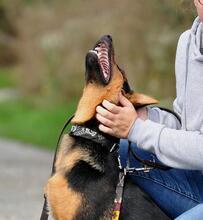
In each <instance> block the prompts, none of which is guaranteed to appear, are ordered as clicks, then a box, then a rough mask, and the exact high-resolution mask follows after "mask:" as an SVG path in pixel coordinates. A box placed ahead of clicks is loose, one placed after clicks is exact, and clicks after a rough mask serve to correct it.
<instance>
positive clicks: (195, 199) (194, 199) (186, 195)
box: [130, 174, 202, 204]
mask: <svg viewBox="0 0 203 220" xmlns="http://www.w3.org/2000/svg"><path fill="white" fill-rule="evenodd" d="M130 176H137V177H141V178H144V179H147V180H150V181H152V182H155V183H157V184H159V185H161V186H163V187H165V188H167V189H170V190H172V191H174V192H176V193H178V194H180V195H182V196H185V197H187V198H188V199H191V200H193V201H194V202H197V203H198V204H199V203H202V201H199V200H198V199H197V198H195V196H194V195H188V194H186V193H185V192H182V191H178V190H177V189H175V188H173V187H171V186H168V185H165V184H163V183H162V182H160V181H158V180H156V179H153V178H149V177H146V176H142V175H139V174H134V175H130Z"/></svg>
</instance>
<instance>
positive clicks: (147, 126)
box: [128, 118, 203, 170]
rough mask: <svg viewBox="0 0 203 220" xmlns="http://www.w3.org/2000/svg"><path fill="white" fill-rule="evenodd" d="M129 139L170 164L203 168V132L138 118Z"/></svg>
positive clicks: (194, 168)
mask: <svg viewBox="0 0 203 220" xmlns="http://www.w3.org/2000/svg"><path fill="white" fill-rule="evenodd" d="M128 139H129V140H130V141H132V142H134V143H136V144H137V146H138V147H140V148H142V149H143V150H147V151H151V152H153V153H155V154H156V156H157V158H158V159H159V160H160V161H161V162H163V163H164V164H166V165H168V166H171V167H175V168H181V169H193V170H203V150H202V146H203V134H201V133H200V132H197V131H196V132H195V131H194V132H193V131H184V130H176V129H171V128H168V127H166V125H164V124H159V123H156V122H153V121H151V120H146V121H143V120H141V119H139V118H138V119H137V120H136V121H135V123H134V125H133V126H132V128H131V130H130V132H129V135H128ZM194 147H195V150H194Z"/></svg>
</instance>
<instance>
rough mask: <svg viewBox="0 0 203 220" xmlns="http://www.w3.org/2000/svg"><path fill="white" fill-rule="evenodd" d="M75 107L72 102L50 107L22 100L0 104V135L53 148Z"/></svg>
mask: <svg viewBox="0 0 203 220" xmlns="http://www.w3.org/2000/svg"><path fill="white" fill-rule="evenodd" d="M75 106H76V104H75V102H70V103H69V104H67V105H60V106H57V105H53V106H52V107H50V106H49V107H35V106H33V104H30V103H28V102H24V101H13V102H7V103H5V102H4V103H0V136H2V137H6V138H10V139H15V140H19V141H22V142H25V143H31V144H34V145H37V146H42V147H45V148H48V149H53V148H55V145H56V142H57V138H58V135H59V133H60V130H61V128H62V127H63V125H64V123H65V121H66V120H67V118H68V117H70V116H71V115H72V114H73V112H74V110H75Z"/></svg>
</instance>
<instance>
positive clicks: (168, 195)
mask: <svg viewBox="0 0 203 220" xmlns="http://www.w3.org/2000/svg"><path fill="white" fill-rule="evenodd" d="M132 148H133V150H134V151H136V153H137V154H138V155H139V156H140V157H141V158H142V159H148V160H156V162H157V161H158V160H157V158H156V157H155V155H154V154H152V153H149V152H146V151H143V150H141V149H139V148H138V147H137V146H136V145H135V144H133V143H132ZM120 156H121V162H122V165H123V166H125V165H126V159H127V156H128V141H127V140H121V142H120ZM130 166H131V167H142V166H143V165H142V164H141V163H140V162H138V161H137V160H135V159H134V157H133V156H132V155H130ZM131 178H132V180H133V181H134V182H135V183H136V184H137V185H138V186H139V187H140V188H142V189H143V190H144V191H145V192H146V193H148V194H149V195H150V196H151V197H152V198H153V200H154V201H155V202H156V203H157V204H158V205H159V206H160V207H161V208H162V209H163V210H164V211H165V212H166V214H168V215H169V216H170V217H171V218H175V217H177V216H179V215H181V214H182V213H184V212H185V211H187V210H189V209H191V208H193V207H194V206H196V205H198V204H199V203H202V202H203V187H202V186H203V175H202V172H200V171H189V170H180V169H169V170H167V171H163V170H160V169H154V170H151V171H150V172H148V173H144V172H137V173H134V174H133V175H131Z"/></svg>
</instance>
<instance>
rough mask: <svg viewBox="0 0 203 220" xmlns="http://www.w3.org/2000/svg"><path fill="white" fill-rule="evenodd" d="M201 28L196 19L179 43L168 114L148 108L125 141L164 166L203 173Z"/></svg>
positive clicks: (199, 22) (202, 27) (202, 57)
mask: <svg viewBox="0 0 203 220" xmlns="http://www.w3.org/2000/svg"><path fill="white" fill-rule="evenodd" d="M202 29H203V24H202V22H201V21H200V19H199V18H196V19H195V21H194V23H193V26H192V28H191V29H190V30H188V31H186V32H184V33H183V34H182V35H181V36H180V39H179V42H178V46H177V52H176V63H175V72H176V92H177V97H176V99H175V101H174V103H173V107H174V111H175V112H176V113H177V114H178V115H179V116H180V118H181V122H182V124H181V125H180V123H179V121H178V120H177V119H176V118H175V116H173V115H172V114H170V113H168V112H165V111H162V110H160V109H158V108H156V107H151V108H148V119H147V120H146V121H143V120H141V119H139V118H138V119H137V120H136V121H135V123H134V124H133V126H132V128H131V130H130V132H129V135H128V139H129V140H130V141H132V142H134V143H136V144H137V145H138V147H140V148H141V149H144V150H148V151H151V152H154V153H155V154H156V155H157V157H158V159H159V160H160V161H162V162H163V163H164V164H166V165H168V166H171V167H175V168H183V169H193V170H203V55H202V53H201V52H200V47H201V41H202Z"/></svg>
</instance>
